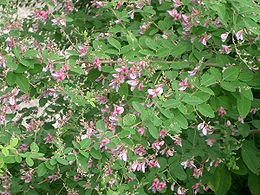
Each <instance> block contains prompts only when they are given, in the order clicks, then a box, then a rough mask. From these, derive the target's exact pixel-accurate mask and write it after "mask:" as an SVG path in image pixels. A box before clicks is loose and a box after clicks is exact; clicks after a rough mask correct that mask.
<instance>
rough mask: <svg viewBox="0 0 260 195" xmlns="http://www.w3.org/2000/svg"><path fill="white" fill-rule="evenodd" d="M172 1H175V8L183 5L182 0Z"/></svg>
mask: <svg viewBox="0 0 260 195" xmlns="http://www.w3.org/2000/svg"><path fill="white" fill-rule="evenodd" d="M172 1H173V3H174V7H175V8H177V7H180V6H182V2H181V0H172Z"/></svg>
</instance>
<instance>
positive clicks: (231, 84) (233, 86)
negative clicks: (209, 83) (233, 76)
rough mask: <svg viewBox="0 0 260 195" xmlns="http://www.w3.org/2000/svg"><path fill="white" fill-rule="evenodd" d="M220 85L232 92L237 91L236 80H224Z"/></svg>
mask: <svg viewBox="0 0 260 195" xmlns="http://www.w3.org/2000/svg"><path fill="white" fill-rule="evenodd" d="M220 86H221V87H222V88H223V89H225V90H227V91H230V92H235V91H236V88H237V85H236V84H235V83H234V82H226V81H222V82H220Z"/></svg>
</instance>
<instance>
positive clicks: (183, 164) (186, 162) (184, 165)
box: [181, 160, 196, 169]
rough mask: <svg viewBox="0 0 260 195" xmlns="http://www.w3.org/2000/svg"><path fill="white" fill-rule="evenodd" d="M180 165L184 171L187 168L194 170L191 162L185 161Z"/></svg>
mask: <svg viewBox="0 0 260 195" xmlns="http://www.w3.org/2000/svg"><path fill="white" fill-rule="evenodd" d="M181 165H182V166H183V168H184V169H186V168H187V167H189V168H190V169H193V168H196V166H195V165H194V161H193V160H186V161H184V162H182V163H181Z"/></svg>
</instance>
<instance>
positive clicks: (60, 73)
mask: <svg viewBox="0 0 260 195" xmlns="http://www.w3.org/2000/svg"><path fill="white" fill-rule="evenodd" d="M51 75H52V77H53V79H54V80H56V81H57V82H61V81H63V80H64V79H65V78H66V73H65V72H64V71H62V70H58V71H56V72H54V73H52V74H51Z"/></svg>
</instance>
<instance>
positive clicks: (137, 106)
mask: <svg viewBox="0 0 260 195" xmlns="http://www.w3.org/2000/svg"><path fill="white" fill-rule="evenodd" d="M132 106H133V108H134V109H135V110H136V111H137V112H139V113H142V112H143V111H144V110H145V109H144V107H143V106H142V105H141V104H140V103H139V102H132Z"/></svg>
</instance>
